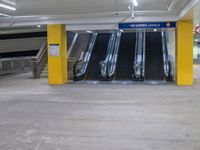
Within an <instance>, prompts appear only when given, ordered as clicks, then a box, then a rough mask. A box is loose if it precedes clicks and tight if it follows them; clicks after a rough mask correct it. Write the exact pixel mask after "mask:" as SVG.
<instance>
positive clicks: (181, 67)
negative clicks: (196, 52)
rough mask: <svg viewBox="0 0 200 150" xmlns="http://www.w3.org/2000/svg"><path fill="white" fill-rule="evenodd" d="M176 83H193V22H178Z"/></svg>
mask: <svg viewBox="0 0 200 150" xmlns="http://www.w3.org/2000/svg"><path fill="white" fill-rule="evenodd" d="M176 34H177V35H176V36H177V41H176V83H177V85H192V84H193V22H192V21H178V22H177V33H176Z"/></svg>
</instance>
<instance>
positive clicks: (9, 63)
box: [0, 57, 32, 75]
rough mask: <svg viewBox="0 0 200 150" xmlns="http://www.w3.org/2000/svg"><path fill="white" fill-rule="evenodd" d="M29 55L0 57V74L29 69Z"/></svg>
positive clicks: (30, 65) (30, 66)
mask: <svg viewBox="0 0 200 150" xmlns="http://www.w3.org/2000/svg"><path fill="white" fill-rule="evenodd" d="M31 68H32V64H31V57H12V58H0V75H6V74H14V73H20V72H25V71H30V70H31Z"/></svg>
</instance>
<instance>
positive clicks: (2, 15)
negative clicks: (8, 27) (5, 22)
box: [0, 12, 11, 17]
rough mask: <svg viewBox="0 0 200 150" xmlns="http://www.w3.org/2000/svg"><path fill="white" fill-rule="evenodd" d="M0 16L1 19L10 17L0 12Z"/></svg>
mask: <svg viewBox="0 0 200 150" xmlns="http://www.w3.org/2000/svg"><path fill="white" fill-rule="evenodd" d="M0 16H1V17H11V16H10V15H7V14H4V13H1V12H0Z"/></svg>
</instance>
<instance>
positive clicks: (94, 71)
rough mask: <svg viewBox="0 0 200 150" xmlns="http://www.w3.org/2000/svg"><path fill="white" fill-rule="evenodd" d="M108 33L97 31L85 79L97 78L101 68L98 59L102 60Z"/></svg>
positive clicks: (108, 36)
mask: <svg viewBox="0 0 200 150" xmlns="http://www.w3.org/2000/svg"><path fill="white" fill-rule="evenodd" d="M109 38H110V34H109V33H99V34H98V36H97V39H96V42H95V46H94V50H93V52H92V56H91V59H90V62H89V65H88V69H87V73H86V80H99V77H100V73H101V68H100V64H99V63H100V61H102V60H104V58H105V55H106V51H107V46H108V42H109Z"/></svg>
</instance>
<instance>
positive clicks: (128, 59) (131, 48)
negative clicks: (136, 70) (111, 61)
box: [116, 33, 136, 80]
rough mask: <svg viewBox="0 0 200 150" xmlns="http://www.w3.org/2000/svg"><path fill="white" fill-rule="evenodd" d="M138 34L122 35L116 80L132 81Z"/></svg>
mask: <svg viewBox="0 0 200 150" xmlns="http://www.w3.org/2000/svg"><path fill="white" fill-rule="evenodd" d="M135 40H136V33H122V36H121V42H120V47H119V54H118V60H117V68H116V80H131V79H132V74H133V59H134V53H135Z"/></svg>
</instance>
